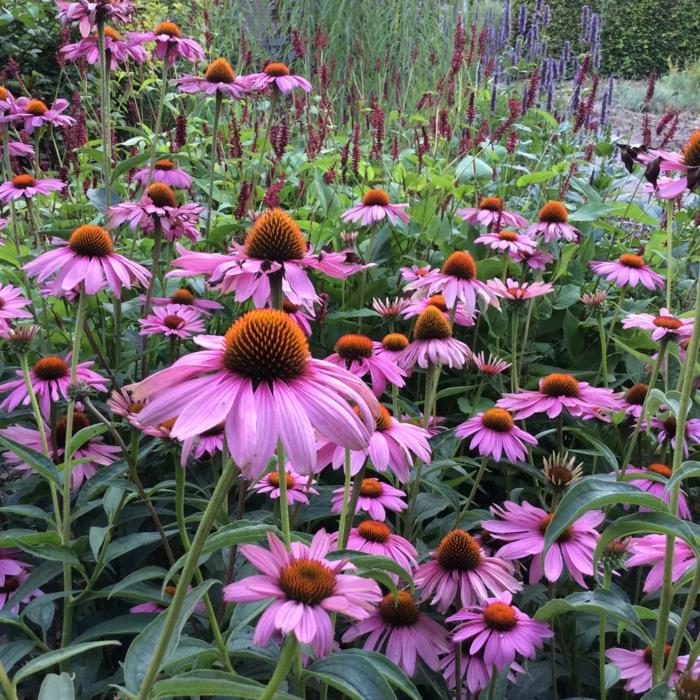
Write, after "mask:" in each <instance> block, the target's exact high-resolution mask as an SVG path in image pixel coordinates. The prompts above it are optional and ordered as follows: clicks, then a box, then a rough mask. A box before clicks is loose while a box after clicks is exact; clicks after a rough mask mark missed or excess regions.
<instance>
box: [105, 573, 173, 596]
mask: <svg viewBox="0 0 700 700" xmlns="http://www.w3.org/2000/svg"><path fill="white" fill-rule="evenodd" d="M166 574H167V571H166V570H165V569H164V568H162V567H161V566H146V567H144V568H143V569H139V570H138V571H134V572H132V573H130V574H129V575H128V576H125V577H124V578H123V579H121V580H120V581H117V583H115V584H114V585H113V586H112V587H111V588H110V590H109V595H108V596H107V597H108V598H111V597H112V596H113V595H116V594H117V593H120V592H121V591H123V590H126V589H127V588H129V587H130V586H133V585H134V584H135V583H141V581H152V580H153V579H163V578H165V575H166Z"/></svg>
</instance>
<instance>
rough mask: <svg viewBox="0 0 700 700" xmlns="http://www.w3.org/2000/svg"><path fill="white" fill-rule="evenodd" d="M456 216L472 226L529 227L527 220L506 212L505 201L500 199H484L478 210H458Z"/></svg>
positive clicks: (471, 208)
mask: <svg viewBox="0 0 700 700" xmlns="http://www.w3.org/2000/svg"><path fill="white" fill-rule="evenodd" d="M455 216H458V217H459V218H460V219H464V221H466V222H467V223H469V224H471V225H472V226H488V227H494V228H501V227H502V226H512V227H513V228H522V227H523V226H527V219H525V218H523V217H522V216H520V214H516V213H515V212H512V211H506V210H505V205H504V203H503V200H502V199H501V198H500V197H484V198H483V199H482V200H481V201H480V202H479V206H478V208H474V207H468V208H466V209H457V211H456V212H455Z"/></svg>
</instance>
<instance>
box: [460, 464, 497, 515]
mask: <svg viewBox="0 0 700 700" xmlns="http://www.w3.org/2000/svg"><path fill="white" fill-rule="evenodd" d="M488 462H489V456H488V455H485V456H484V457H483V458H482V460H481V464H480V465H479V471H478V472H477V473H476V477H475V478H474V483H473V484H472V488H471V491H470V492H469V498H467V502H466V503H465V504H464V508H462V510H461V512H460V513H459V514H458V515H457V520H456V521H455V527H457V526H458V525H459V523H460V522H461V521H462V518H464V516H465V515H466V514H467V513H468V512H469V509H470V508H471V505H472V503H473V502H474V498H475V497H476V493H477V491H478V490H479V485H480V484H481V480H482V479H483V478H484V473H485V472H486V465H487V464H488Z"/></svg>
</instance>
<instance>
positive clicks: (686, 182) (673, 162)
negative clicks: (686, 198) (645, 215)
mask: <svg viewBox="0 0 700 700" xmlns="http://www.w3.org/2000/svg"><path fill="white" fill-rule="evenodd" d="M657 158H658V159H659V168H660V170H661V172H668V171H672V170H678V171H680V172H682V173H685V174H684V175H682V176H681V177H679V178H678V179H676V180H672V179H670V178H668V179H667V178H664V179H663V180H662V179H661V178H659V180H658V181H657V188H656V189H657V195H658V196H659V197H661V198H662V199H675V198H676V197H678V196H679V195H681V194H683V192H684V191H685V190H686V189H688V190H693V189H695V187H696V186H697V184H698V170H699V169H700V129H698V130H696V131H694V132H693V133H692V134H691V135H690V137H689V138H688V140H687V141H686V143H685V145H684V146H683V149H682V150H681V152H680V153H674V152H672V151H665V150H657V149H652V150H650V151H648V152H647V153H646V154H644V155H643V157H642V158H640V160H642V161H643V162H649V161H652V160H655V159H657Z"/></svg>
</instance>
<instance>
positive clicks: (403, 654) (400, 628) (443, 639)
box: [343, 591, 450, 676]
mask: <svg viewBox="0 0 700 700" xmlns="http://www.w3.org/2000/svg"><path fill="white" fill-rule="evenodd" d="M365 634H368V635H369V636H368V637H367V639H366V640H365V643H364V644H363V647H362V648H363V649H366V650H368V651H379V650H380V649H383V650H384V654H386V656H387V657H388V658H389V659H391V660H392V661H393V662H394V663H395V664H396V665H397V666H399V667H400V668H402V669H403V670H404V671H405V672H406V674H407V675H409V676H414V675H415V673H416V662H417V659H421V660H422V661H423V662H424V663H425V665H426V666H428V668H431V669H432V670H433V671H437V670H438V669H439V668H440V654H442V653H445V652H446V651H447V650H448V649H449V648H450V645H449V643H448V641H447V630H446V629H445V628H444V627H443V626H442V625H440V624H438V623H437V622H435V621H434V620H433V619H431V618H430V617H428V616H427V615H426V614H425V613H422V612H421V611H420V608H419V607H418V603H417V602H416V600H415V599H414V597H413V596H412V595H411V594H410V593H409V592H408V591H399V592H398V594H397V596H396V597H395V596H394V594H393V593H387V594H386V595H385V596H384V598H383V599H382V601H381V603H380V604H379V607H377V608H376V609H375V610H374V611H373V612H372V613H371V615H369V617H367V618H366V619H364V620H361V621H360V622H356V623H355V624H354V625H353V626H352V627H350V629H348V631H347V632H345V634H344V635H343V641H344V642H352V641H354V640H356V639H358V638H359V637H362V636H363V635H365Z"/></svg>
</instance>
